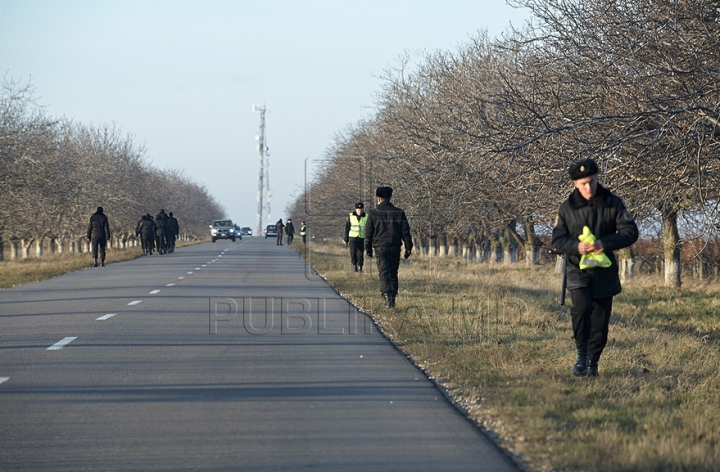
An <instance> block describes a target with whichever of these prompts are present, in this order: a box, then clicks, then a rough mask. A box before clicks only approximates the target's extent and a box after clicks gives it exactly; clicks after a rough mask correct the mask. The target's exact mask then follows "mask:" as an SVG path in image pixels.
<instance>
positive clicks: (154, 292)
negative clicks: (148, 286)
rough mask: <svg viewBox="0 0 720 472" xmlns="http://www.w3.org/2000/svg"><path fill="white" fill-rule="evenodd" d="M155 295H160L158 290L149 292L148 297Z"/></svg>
mask: <svg viewBox="0 0 720 472" xmlns="http://www.w3.org/2000/svg"><path fill="white" fill-rule="evenodd" d="M156 293H160V290H153V291H152V292H150V295H155V294H156Z"/></svg>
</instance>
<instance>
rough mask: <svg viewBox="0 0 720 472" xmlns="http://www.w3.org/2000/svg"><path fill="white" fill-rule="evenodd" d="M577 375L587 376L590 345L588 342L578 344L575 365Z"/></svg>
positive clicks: (574, 373) (574, 371)
mask: <svg viewBox="0 0 720 472" xmlns="http://www.w3.org/2000/svg"><path fill="white" fill-rule="evenodd" d="M573 375H574V376H575V377H587V375H588V345H587V343H584V344H578V345H577V359H576V360H575V365H574V366H573Z"/></svg>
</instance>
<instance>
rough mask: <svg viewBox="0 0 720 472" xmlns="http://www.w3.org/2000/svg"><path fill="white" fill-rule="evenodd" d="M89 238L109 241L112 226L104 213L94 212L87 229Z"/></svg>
mask: <svg viewBox="0 0 720 472" xmlns="http://www.w3.org/2000/svg"><path fill="white" fill-rule="evenodd" d="M87 238H88V239H89V240H90V241H107V240H108V239H110V226H109V225H108V219H107V216H105V214H104V213H100V212H95V213H93V214H92V216H91V217H90V224H89V225H88V229H87Z"/></svg>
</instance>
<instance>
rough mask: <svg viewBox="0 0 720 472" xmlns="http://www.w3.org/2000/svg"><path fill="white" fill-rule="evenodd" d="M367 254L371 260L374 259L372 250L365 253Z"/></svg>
mask: <svg viewBox="0 0 720 472" xmlns="http://www.w3.org/2000/svg"><path fill="white" fill-rule="evenodd" d="M365 254H367V256H368V257H369V258H372V256H373V252H372V249H368V250H367V251H365Z"/></svg>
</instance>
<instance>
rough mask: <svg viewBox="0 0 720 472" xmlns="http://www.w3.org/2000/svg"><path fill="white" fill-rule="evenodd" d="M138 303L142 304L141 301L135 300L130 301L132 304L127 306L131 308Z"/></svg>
mask: <svg viewBox="0 0 720 472" xmlns="http://www.w3.org/2000/svg"><path fill="white" fill-rule="evenodd" d="M138 303H142V300H135V301H132V302H130V303H128V306H133V305H137V304H138Z"/></svg>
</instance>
